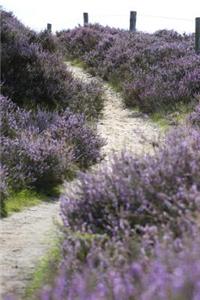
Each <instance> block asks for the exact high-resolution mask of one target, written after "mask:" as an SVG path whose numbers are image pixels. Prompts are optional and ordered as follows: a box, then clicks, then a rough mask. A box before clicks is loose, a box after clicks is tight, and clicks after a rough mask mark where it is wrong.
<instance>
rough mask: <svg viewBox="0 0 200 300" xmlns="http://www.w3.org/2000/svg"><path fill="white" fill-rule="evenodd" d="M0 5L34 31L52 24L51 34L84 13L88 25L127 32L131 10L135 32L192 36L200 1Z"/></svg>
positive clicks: (9, 1) (8, 0)
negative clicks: (163, 31)
mask: <svg viewBox="0 0 200 300" xmlns="http://www.w3.org/2000/svg"><path fill="white" fill-rule="evenodd" d="M1 5H2V7H3V8H4V9H6V10H8V11H12V12H13V13H14V14H15V15H16V16H17V18H18V19H19V20H20V21H22V22H23V23H24V24H25V25H27V26H29V27H30V28H32V29H34V30H37V31H39V30H42V29H45V28H46V24H47V23H52V29H53V31H57V30H62V29H68V28H73V27H75V26H77V25H78V24H82V23H83V12H88V13H89V21H90V22H91V23H96V22H98V23H100V24H102V25H109V26H113V27H119V28H124V29H128V27H129V13H130V11H131V10H133V11H137V24H136V27H137V29H138V30H142V31H146V32H154V31H155V30H158V29H175V30H177V31H179V32H187V33H192V32H194V27H195V17H200V0H190V1H188V0H166V1H162V0H160V1H159V0H118V1H117V0H116V1H114V0H110V1H109V0H72V1H69V0H56V1H53V0H48V1H47V0H43V1H42V0H1Z"/></svg>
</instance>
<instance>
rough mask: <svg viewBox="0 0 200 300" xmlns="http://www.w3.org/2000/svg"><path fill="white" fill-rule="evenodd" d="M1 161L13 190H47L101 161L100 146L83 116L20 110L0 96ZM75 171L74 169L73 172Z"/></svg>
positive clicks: (66, 112) (97, 137)
mask: <svg viewBox="0 0 200 300" xmlns="http://www.w3.org/2000/svg"><path fill="white" fill-rule="evenodd" d="M0 100H1V101H0V104H1V161H2V163H3V164H4V165H5V167H6V169H7V171H8V184H9V186H10V187H11V188H12V189H14V190H18V189H22V188H26V187H30V186H34V187H36V188H37V189H50V188H53V187H54V186H55V185H57V184H58V183H61V182H62V180H63V179H64V178H67V177H70V176H72V174H73V172H74V170H76V169H77V168H78V167H79V168H87V167H88V166H90V165H91V164H93V163H95V162H97V161H98V160H100V159H101V155H100V148H101V146H102V144H103V142H102V140H101V139H100V137H99V136H98V135H97V134H96V133H95V131H94V130H92V129H91V128H89V127H88V126H87V125H86V122H85V118H84V116H83V115H78V114H77V115H75V114H73V113H71V112H70V111H69V110H66V111H65V112H63V113H62V114H59V113H57V112H48V111H42V110H38V111H35V112H31V111H26V110H24V109H20V108H19V107H17V105H16V104H14V103H13V102H12V101H11V100H9V99H7V98H6V97H3V96H1V98H0ZM74 168H75V169H74Z"/></svg>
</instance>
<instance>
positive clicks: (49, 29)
mask: <svg viewBox="0 0 200 300" xmlns="http://www.w3.org/2000/svg"><path fill="white" fill-rule="evenodd" d="M47 31H48V32H49V33H51V31H52V25H51V24H50V23H47Z"/></svg>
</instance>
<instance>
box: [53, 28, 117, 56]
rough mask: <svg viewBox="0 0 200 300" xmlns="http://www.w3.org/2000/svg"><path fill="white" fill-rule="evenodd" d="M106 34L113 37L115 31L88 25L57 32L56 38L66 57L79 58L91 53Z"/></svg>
mask: <svg viewBox="0 0 200 300" xmlns="http://www.w3.org/2000/svg"><path fill="white" fill-rule="evenodd" d="M107 33H110V34H113V35H114V34H116V33H117V30H116V29H113V28H109V27H103V26H101V25H99V24H94V25H92V24H89V25H88V26H79V27H76V28H74V29H72V30H63V31H61V32H57V37H58V39H59V42H60V45H61V47H62V49H63V52H64V54H65V56H66V57H69V58H77V57H79V58H80V57H83V56H84V54H86V53H88V52H90V51H92V50H93V49H94V48H95V47H96V46H97V45H98V43H99V41H101V39H102V37H103V35H104V34H107Z"/></svg>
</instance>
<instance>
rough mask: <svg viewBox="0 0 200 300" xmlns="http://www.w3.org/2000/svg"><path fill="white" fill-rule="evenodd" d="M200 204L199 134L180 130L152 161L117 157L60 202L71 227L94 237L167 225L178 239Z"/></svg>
mask: <svg viewBox="0 0 200 300" xmlns="http://www.w3.org/2000/svg"><path fill="white" fill-rule="evenodd" d="M199 201H200V135H199V130H196V129H192V128H184V129H181V128H179V129H177V130H175V131H174V132H172V133H171V134H170V135H169V136H168V138H167V140H166V142H165V145H164V146H162V147H161V148H160V150H159V152H158V153H156V155H155V156H153V157H146V158H134V157H132V156H131V155H128V154H122V155H121V156H119V157H115V158H114V160H113V162H112V163H111V166H110V165H109V166H108V168H107V167H103V168H102V169H101V170H100V171H98V172H97V173H96V174H82V175H81V176H80V182H79V183H78V184H77V187H76V189H75V190H74V193H73V194H72V195H71V193H70V195H68V194H67V193H66V194H65V196H64V197H63V200H62V214H63V219H64V222H65V224H68V225H69V226H70V227H71V228H73V229H79V230H80V229H81V228H82V227H85V228H86V229H87V230H89V231H91V232H93V233H108V234H111V235H115V234H118V232H119V231H120V228H121V227H123V224H126V226H129V227H131V228H135V227H137V226H138V225H140V226H145V225H149V224H152V225H159V226H161V225H162V224H169V225H170V227H171V229H172V230H174V232H176V233H177V234H179V228H180V227H184V224H185V225H187V224H186V223H187V222H190V220H191V218H190V213H191V212H192V211H195V210H196V209H197V208H198V207H199V204H200V203H199Z"/></svg>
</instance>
